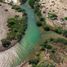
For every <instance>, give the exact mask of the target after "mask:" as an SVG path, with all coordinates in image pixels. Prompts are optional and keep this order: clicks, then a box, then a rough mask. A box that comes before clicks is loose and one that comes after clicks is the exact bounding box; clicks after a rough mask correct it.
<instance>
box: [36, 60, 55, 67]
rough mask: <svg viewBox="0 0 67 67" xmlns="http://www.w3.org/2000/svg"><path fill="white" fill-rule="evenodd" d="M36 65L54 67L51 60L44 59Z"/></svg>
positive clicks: (38, 66)
mask: <svg viewBox="0 0 67 67" xmlns="http://www.w3.org/2000/svg"><path fill="white" fill-rule="evenodd" d="M36 67H55V65H54V64H53V63H51V62H48V61H44V62H41V63H40V64H38V65H37V66H36Z"/></svg>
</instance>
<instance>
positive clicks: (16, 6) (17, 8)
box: [12, 5, 22, 12]
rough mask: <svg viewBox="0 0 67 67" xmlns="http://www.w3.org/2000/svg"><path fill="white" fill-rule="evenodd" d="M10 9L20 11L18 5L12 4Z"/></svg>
mask: <svg viewBox="0 0 67 67" xmlns="http://www.w3.org/2000/svg"><path fill="white" fill-rule="evenodd" d="M12 9H15V10H16V11H18V12H22V9H21V7H20V6H18V5H12Z"/></svg>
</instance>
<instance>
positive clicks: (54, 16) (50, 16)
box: [48, 13, 57, 20]
mask: <svg viewBox="0 0 67 67" xmlns="http://www.w3.org/2000/svg"><path fill="white" fill-rule="evenodd" d="M48 18H50V19H51V20H56V19H57V15H56V14H54V13H48Z"/></svg>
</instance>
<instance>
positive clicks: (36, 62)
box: [29, 58, 39, 65]
mask: <svg viewBox="0 0 67 67" xmlns="http://www.w3.org/2000/svg"><path fill="white" fill-rule="evenodd" d="M38 62H39V59H37V58H35V59H31V60H30V61H29V64H35V65H37V64H38Z"/></svg>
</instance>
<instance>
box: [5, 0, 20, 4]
mask: <svg viewBox="0 0 67 67" xmlns="http://www.w3.org/2000/svg"><path fill="white" fill-rule="evenodd" d="M4 1H5V2H6V3H13V4H14V5H20V0H4Z"/></svg>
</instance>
